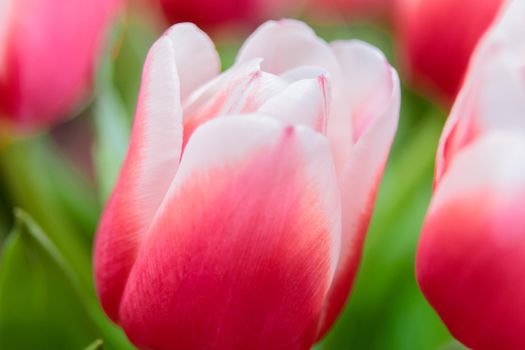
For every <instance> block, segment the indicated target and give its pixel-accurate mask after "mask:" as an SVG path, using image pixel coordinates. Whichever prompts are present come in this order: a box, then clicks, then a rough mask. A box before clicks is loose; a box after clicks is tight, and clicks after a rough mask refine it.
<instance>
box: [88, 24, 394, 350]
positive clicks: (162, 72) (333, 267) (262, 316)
mask: <svg viewBox="0 0 525 350" xmlns="http://www.w3.org/2000/svg"><path fill="white" fill-rule="evenodd" d="M219 67H220V62H219V58H218V55H217V53H216V51H215V48H214V46H213V43H212V42H211V41H210V39H209V38H208V37H207V36H206V35H205V34H204V33H203V32H201V31H200V30H198V29H197V28H196V27H195V26H194V25H192V24H178V25H175V26H173V27H172V28H171V29H169V30H168V31H167V32H166V33H165V35H164V36H162V37H161V38H160V39H159V40H158V41H157V42H156V43H155V44H154V45H153V47H152V48H151V50H150V52H149V55H148V58H147V60H146V63H145V66H144V73H143V80H142V86H141V92H140V97H139V104H138V108H137V112H136V117H135V122H134V127H133V132H132V136H131V141H130V147H129V149H128V154H127V158H126V161H125V163H124V166H123V168H122V171H121V174H120V177H119V180H118V182H117V185H116V187H115V189H114V191H113V194H112V196H111V198H110V200H109V202H108V204H107V207H106V209H105V211H104V214H103V218H102V220H101V223H100V226H99V229H98V234H97V239H96V245H95V255H94V259H95V260H94V264H95V279H96V286H97V290H98V295H99V297H100V301H101V303H102V306H103V307H104V309H105V310H106V312H107V314H108V315H109V317H110V318H111V319H112V320H113V321H115V322H116V323H118V324H120V325H121V326H122V327H123V328H124V330H125V331H126V333H127V335H128V336H129V338H130V339H131V340H132V342H133V343H135V344H136V345H137V346H138V347H139V348H144V349H146V348H147V349H173V348H181V349H197V348H199V349H248V348H249V349H309V348H310V347H311V346H312V344H313V343H315V342H316V341H317V340H318V339H320V338H321V337H323V335H324V334H325V333H326V332H327V330H328V329H329V328H330V326H331V325H332V324H333V322H334V321H335V319H336V318H337V316H338V315H339V313H340V312H341V309H342V307H343V306H344V304H345V301H346V299H347V297H348V294H349V291H350V289H351V286H352V283H353V280H354V276H355V273H356V269H357V266H358V263H359V259H360V256H361V249H362V245H363V240H364V236H365V233H366V231H367V227H368V222H369V219H370V215H371V212H372V208H373V206H374V201H375V193H376V190H377V187H378V184H379V181H380V179H381V177H382V173H383V168H384V166H385V163H386V160H387V157H388V153H389V149H390V144H391V142H392V139H393V137H394V133H395V130H396V127H397V120H398V113H399V102H400V101H399V98H400V96H399V94H400V91H399V83H398V78H397V74H396V72H395V70H394V69H393V68H392V67H391V66H390V65H389V64H388V62H387V61H386V59H385V58H384V56H383V55H382V54H381V52H380V51H379V50H377V49H376V48H374V47H372V46H370V45H368V44H365V43H363V42H360V41H340V42H334V43H332V44H330V45H329V44H327V43H326V42H324V41H323V40H322V39H320V38H318V37H317V36H316V35H315V33H314V32H313V31H312V30H311V29H310V28H309V27H308V26H306V25H305V24H303V23H302V22H298V21H293V20H281V21H279V22H273V21H270V22H266V23H265V24H263V25H262V26H261V27H259V29H257V31H256V32H255V33H254V34H253V35H252V36H251V37H250V38H248V40H247V41H246V42H245V43H244V45H243V46H242V48H241V50H240V52H239V55H238V56H237V60H236V63H235V64H234V65H233V67H232V68H230V69H229V70H227V71H226V72H224V73H222V74H219Z"/></svg>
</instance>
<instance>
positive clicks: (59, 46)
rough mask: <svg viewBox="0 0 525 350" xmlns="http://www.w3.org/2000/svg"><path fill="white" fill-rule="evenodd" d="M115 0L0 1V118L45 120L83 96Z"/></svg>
mask: <svg viewBox="0 0 525 350" xmlns="http://www.w3.org/2000/svg"><path fill="white" fill-rule="evenodd" d="M119 6H120V1H119V0H95V1H91V0H80V1H59V0H6V1H2V2H1V3H0V122H1V121H2V120H1V119H4V122H5V121H7V123H8V124H10V125H13V126H15V127H18V128H34V127H41V126H45V125H48V124H50V123H53V122H56V121H58V120H60V119H63V118H65V117H66V116H67V112H68V111H70V110H71V109H72V108H73V107H74V106H75V104H77V103H78V102H79V101H80V99H81V98H82V97H85V96H86V94H87V92H88V89H89V87H90V83H91V78H92V75H93V69H94V65H95V64H96V61H97V59H98V56H99V54H100V53H101V51H102V49H103V39H104V37H105V35H106V34H108V27H109V24H110V19H112V18H113V15H114V14H115V12H116V10H117V8H118V7H119Z"/></svg>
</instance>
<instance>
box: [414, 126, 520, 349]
mask: <svg viewBox="0 0 525 350" xmlns="http://www.w3.org/2000/svg"><path fill="white" fill-rule="evenodd" d="M524 232H525V133H521V132H513V131H496V132H491V133H489V134H487V135H486V136H483V137H481V138H480V139H478V140H476V141H475V142H473V143H471V144H470V145H468V146H466V147H465V148H464V150H463V151H462V152H460V153H458V154H457V155H456V156H455V157H454V158H453V160H452V161H451V164H450V167H449V169H448V170H447V172H446V173H445V174H444V175H443V178H442V180H441V182H440V184H439V186H438V187H437V189H436V192H435V194H434V197H433V200H432V205H431V207H430V209H429V213H428V216H427V218H426V220H425V224H424V227H423V232H422V236H421V239H420V243H419V248H418V253H417V261H416V272H417V278H418V282H419V285H420V286H421V289H422V291H423V293H424V294H425V296H426V298H427V299H428V301H429V302H430V303H431V304H432V306H433V307H434V308H435V309H436V311H437V312H438V313H439V315H440V316H441V318H442V319H443V321H444V322H445V324H446V325H447V327H448V328H449V330H450V331H451V332H452V334H453V335H454V336H456V337H457V338H458V339H459V340H461V341H462V342H463V343H464V344H465V345H467V346H469V347H471V348H473V349H509V350H513V349H522V348H523V347H524V346H525V341H524V340H523V331H524V330H525V318H524V317H523V313H522V310H523V308H524V307H525V299H524V297H523V296H524V295H525V283H523V278H522V277H523V272H524V269H525V241H524V239H523V238H524V237H523V233H524Z"/></svg>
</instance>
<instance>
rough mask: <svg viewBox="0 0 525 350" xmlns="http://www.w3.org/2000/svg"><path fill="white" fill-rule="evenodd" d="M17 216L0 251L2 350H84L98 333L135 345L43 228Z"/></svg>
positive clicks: (114, 342)
mask: <svg viewBox="0 0 525 350" xmlns="http://www.w3.org/2000/svg"><path fill="white" fill-rule="evenodd" d="M15 216H16V224H15V227H14V229H13V230H12V232H11V234H10V235H9V237H8V239H7V240H6V242H5V244H4V246H3V249H2V251H1V253H0V310H2V312H0V349H81V348H83V347H84V346H85V344H87V343H89V342H90V341H92V339H96V338H101V339H104V340H105V341H106V343H107V345H108V349H133V347H132V346H131V345H130V344H129V342H128V341H127V340H126V338H125V336H124V334H123V333H122V331H121V330H119V329H118V328H117V327H116V326H114V325H112V324H111V322H110V321H109V320H108V319H107V318H106V317H105V316H104V315H103V313H102V311H101V310H100V307H99V306H98V303H97V301H96V299H95V297H94V295H93V294H92V293H91V292H90V290H88V289H86V288H84V287H82V285H81V284H80V282H79V280H78V278H77V276H76V275H75V273H74V272H73V270H72V269H71V268H70V267H69V265H68V263H67V261H66V260H65V259H64V258H63V256H62V255H61V254H60V252H59V251H58V249H57V248H56V247H55V246H54V245H53V243H52V242H51V241H50V240H49V239H48V238H47V236H46V235H45V234H44V232H43V231H42V230H41V229H40V228H39V227H38V226H37V225H36V223H35V222H34V221H33V220H32V219H31V218H30V217H29V216H28V215H27V214H26V213H25V212H23V211H22V210H20V209H17V210H16V211H15ZM28 334H29V335H31V336H28Z"/></svg>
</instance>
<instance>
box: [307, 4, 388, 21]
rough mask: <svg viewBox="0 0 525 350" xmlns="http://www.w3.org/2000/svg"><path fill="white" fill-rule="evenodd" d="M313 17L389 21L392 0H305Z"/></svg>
mask: <svg viewBox="0 0 525 350" xmlns="http://www.w3.org/2000/svg"><path fill="white" fill-rule="evenodd" d="M306 4H307V6H308V7H309V8H310V9H311V10H310V11H311V12H312V14H313V15H316V16H325V17H326V18H331V19H333V20H347V21H354V20H358V21H362V20H375V21H389V20H390V17H391V11H392V6H393V4H394V0H307V3H306Z"/></svg>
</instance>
